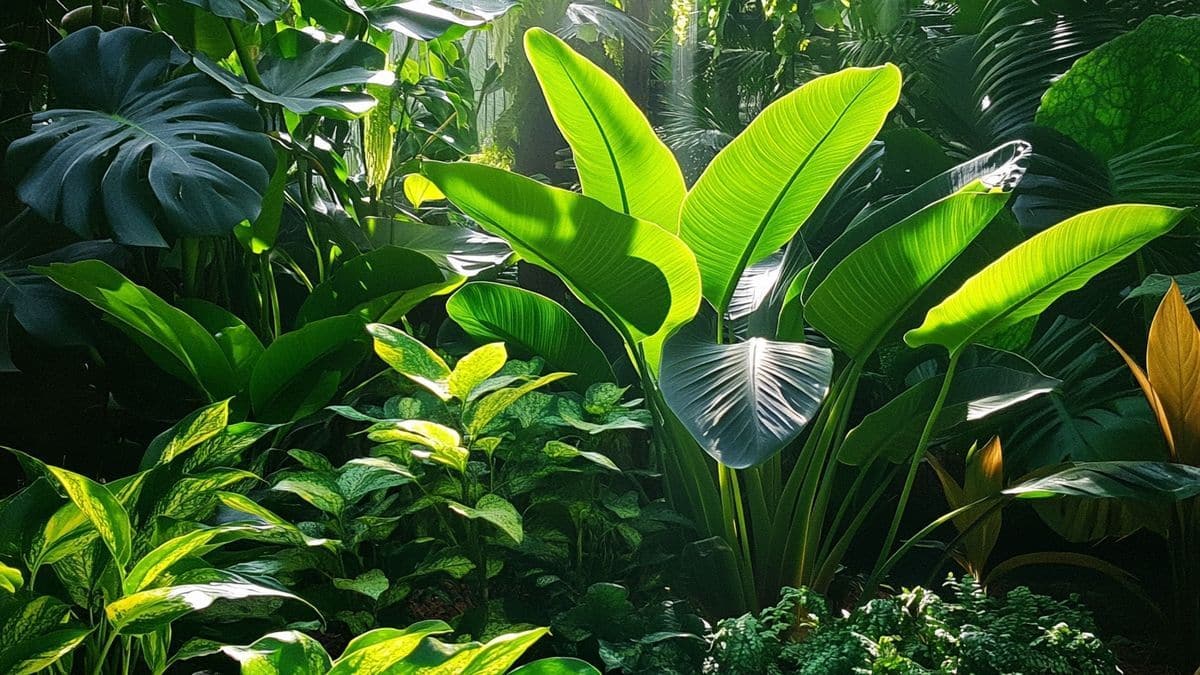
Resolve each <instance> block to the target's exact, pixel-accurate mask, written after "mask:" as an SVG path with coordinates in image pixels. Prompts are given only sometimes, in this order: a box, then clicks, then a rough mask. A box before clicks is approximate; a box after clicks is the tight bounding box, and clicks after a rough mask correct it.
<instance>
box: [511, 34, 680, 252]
mask: <svg viewBox="0 0 1200 675" xmlns="http://www.w3.org/2000/svg"><path fill="white" fill-rule="evenodd" d="M525 53H526V55H527V56H528V57H529V64H530V65H531V66H533V72H534V75H536V76H537V79H538V82H539V83H540V84H541V87H542V92H543V93H544V94H545V95H546V104H547V105H548V106H549V108H550V113H551V114H552V115H553V116H554V121H555V122H557V123H558V128H559V129H560V130H561V131H562V134H563V137H565V138H566V139H567V143H568V144H570V146H571V154H572V156H573V157H574V159H575V168H576V170H577V171H578V172H579V184H580V186H581V187H582V188H583V194H585V195H587V196H589V197H594V198H595V199H598V200H600V201H601V202H603V203H604V205H605V206H607V207H608V208H610V209H612V210H614V211H620V212H622V213H628V214H629V215H631V216H634V217H636V218H641V219H643V220H648V221H650V222H652V223H655V224H657V225H660V226H662V227H663V228H665V229H667V230H670V231H671V232H678V231H679V209H680V206H681V205H682V204H683V197H684V195H685V194H686V192H687V187H686V185H685V184H684V182H683V172H682V171H680V169H679V163H678V162H676V161H675V156H674V155H672V154H671V150H670V149H669V148H667V146H666V144H665V143H663V142H662V141H661V140H659V138H658V136H656V135H655V134H654V129H653V128H652V127H651V126H650V122H649V120H647V119H646V116H645V115H644V114H642V111H641V110H639V109H638V107H637V106H636V105H634V103H633V101H632V100H630V98H629V95H628V94H626V93H625V90H624V89H622V88H621V85H620V84H619V83H618V82H617V81H616V80H615V79H613V77H612V76H611V75H609V74H608V73H606V72H604V69H602V68H600V67H599V66H597V65H596V64H594V63H592V62H591V61H589V60H587V59H586V58H584V57H583V56H581V55H580V54H579V53H577V52H576V51H575V50H573V49H571V48H570V47H569V46H567V43H565V42H563V41H562V40H560V39H559V38H557V37H555V36H554V35H553V34H551V33H549V32H547V31H545V30H542V29H541V28H531V29H529V31H528V32H526V33H525Z"/></svg>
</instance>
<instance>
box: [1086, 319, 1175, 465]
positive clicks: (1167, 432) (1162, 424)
mask: <svg viewBox="0 0 1200 675" xmlns="http://www.w3.org/2000/svg"><path fill="white" fill-rule="evenodd" d="M1101 335H1104V333H1101ZM1104 339H1105V340H1108V344H1110V345H1112V346H1113V349H1115V350H1117V353H1118V354H1120V355H1121V358H1123V359H1125V365H1127V366H1129V371H1130V372H1132V373H1133V379H1134V380H1137V383H1138V386H1139V387H1141V388H1142V393H1143V394H1145V395H1146V402H1148V403H1149V404H1150V410H1151V411H1153V412H1154V419H1156V420H1158V427H1159V428H1160V429H1162V433H1163V438H1165V439H1166V441H1167V449H1168V450H1170V452H1171V459H1177V458H1178V455H1177V453H1176V452H1175V441H1174V440H1173V439H1172V437H1171V425H1170V424H1168V423H1167V415H1166V412H1165V411H1164V410H1163V406H1162V401H1160V400H1159V398H1158V394H1157V393H1156V392H1155V391H1154V387H1153V386H1151V384H1150V380H1149V379H1148V378H1147V377H1146V373H1145V371H1143V370H1142V367H1141V366H1139V365H1138V364H1137V361H1134V360H1133V357H1131V356H1129V354H1128V353H1126V352H1125V350H1124V349H1121V345H1119V344H1117V343H1116V342H1115V341H1114V340H1113V339H1112V338H1110V337H1108V336H1107V335H1104Z"/></svg>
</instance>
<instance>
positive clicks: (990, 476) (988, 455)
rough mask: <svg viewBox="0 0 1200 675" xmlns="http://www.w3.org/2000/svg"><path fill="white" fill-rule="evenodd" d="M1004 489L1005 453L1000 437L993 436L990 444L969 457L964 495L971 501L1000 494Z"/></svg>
mask: <svg viewBox="0 0 1200 675" xmlns="http://www.w3.org/2000/svg"><path fill="white" fill-rule="evenodd" d="M1003 489H1004V451H1003V450H1002V449H1001V447H1000V437H998V436H993V437H992V440H990V441H988V444H987V445H985V446H983V447H982V448H980V449H979V450H977V451H976V452H973V453H971V454H969V455H968V456H967V475H966V478H965V480H963V495H964V496H965V497H966V498H967V499H969V500H971V501H975V500H976V499H983V498H984V497H990V496H992V495H994V494H999V493H1000V491H1001V490H1003Z"/></svg>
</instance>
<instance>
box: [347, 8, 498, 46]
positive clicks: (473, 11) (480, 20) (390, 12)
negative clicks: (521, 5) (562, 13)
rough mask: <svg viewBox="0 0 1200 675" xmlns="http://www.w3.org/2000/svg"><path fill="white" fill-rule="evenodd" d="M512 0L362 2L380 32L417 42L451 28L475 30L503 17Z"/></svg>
mask: <svg viewBox="0 0 1200 675" xmlns="http://www.w3.org/2000/svg"><path fill="white" fill-rule="evenodd" d="M514 6H516V3H515V2H511V1H510V0H444V1H442V2H435V1H433V0H359V2H358V7H360V8H361V11H362V12H363V14H364V15H365V16H366V17H367V21H369V22H370V23H371V25H372V26H374V27H376V28H378V29H379V30H385V31H395V32H397V33H400V34H401V35H404V36H405V37H409V38H412V39H414V40H433V39H436V38H439V37H441V36H442V35H444V34H445V33H446V32H447V31H449V30H450V29H452V28H454V27H456V26H461V27H464V28H474V27H476V26H481V25H483V24H484V23H486V22H488V21H491V20H492V19H495V18H496V17H498V16H500V15H502V14H504V13H505V12H507V11H508V10H509V9H511V8H512V7H514Z"/></svg>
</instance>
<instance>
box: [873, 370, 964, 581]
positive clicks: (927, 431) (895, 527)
mask: <svg viewBox="0 0 1200 675" xmlns="http://www.w3.org/2000/svg"><path fill="white" fill-rule="evenodd" d="M961 355H962V350H961V349H958V350H955V351H954V352H952V353H951V354H950V363H949V364H948V365H947V366H946V375H945V377H944V378H942V386H941V388H939V389H938V395H937V399H936V400H935V401H934V402H933V409H932V410H930V411H929V418H928V419H927V420H925V428H924V429H922V430H921V439H920V440H919V441H917V447H916V448H915V449H914V451H913V458H912V462H911V463H910V464H909V467H908V475H907V476H905V478H904V487H903V488H902V489H901V490H900V501H899V502H897V504H896V513H895V515H893V516H892V524H891V526H890V527H889V528H888V533H887V537H886V538H885V539H884V541H883V547H882V548H881V549H880V550H879V557H878V559H876V561H875V569H874V571H873V572H872V573H871V581H870V582H869V583H868V584H867V590H868V591H873V590H874V585H875V584H876V583H878V581H879V579H880V578H881V574H882V572H883V570H882V569H881V565H883V564H884V561H885V560H887V559H888V555H889V554H890V553H891V550H892V546H893V545H895V543H896V535H897V534H898V533H899V531H900V524H901V521H903V520H904V510H905V508H906V507H907V506H908V499H909V497H910V496H911V495H912V488H913V483H915V482H916V478H917V469H918V468H919V467H920V466H921V460H922V459H924V457H925V449H926V448H928V447H929V441H930V439H931V438H932V437H933V430H934V429H935V428H936V427H937V421H938V417H939V416H940V415H941V414H942V407H943V406H944V405H945V404H946V397H947V396H948V395H949V394H950V384H951V382H953V380H954V371H955V369H956V368H957V367H958V359H959V357H960V356H961Z"/></svg>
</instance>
